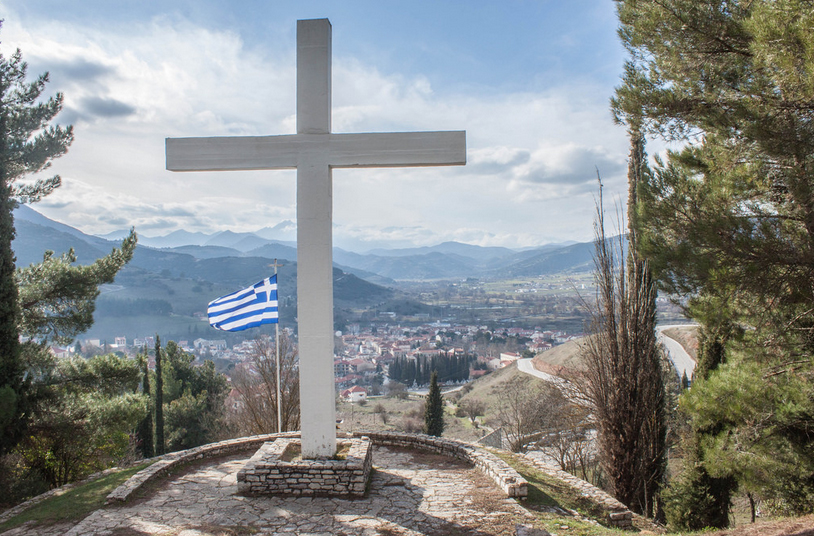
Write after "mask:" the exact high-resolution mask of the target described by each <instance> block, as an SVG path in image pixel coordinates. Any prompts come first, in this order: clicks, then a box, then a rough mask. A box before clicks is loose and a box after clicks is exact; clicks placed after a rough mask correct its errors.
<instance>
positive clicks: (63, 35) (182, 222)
mask: <svg viewBox="0 0 814 536" xmlns="http://www.w3.org/2000/svg"><path fill="white" fill-rule="evenodd" d="M14 20H15V19H14V18H13V17H8V21H9V22H7V23H6V24H4V27H3V37H4V39H3V43H2V46H3V50H4V53H7V51H8V49H9V48H10V47H14V46H19V47H20V48H21V49H22V50H23V55H24V57H25V58H26V59H28V60H30V62H31V64H32V74H33V72H35V71H33V69H34V68H37V69H49V70H51V71H52V74H53V76H52V84H51V87H52V89H53V90H59V91H62V92H64V93H65V98H66V100H65V111H64V112H63V116H64V117H65V119H69V120H70V121H72V122H74V123H75V124H76V142H75V143H74V146H73V147H72V148H71V150H70V152H69V153H68V154H67V155H66V156H65V157H63V158H62V159H60V160H59V161H57V162H55V164H54V168H53V169H54V171H55V172H58V173H60V174H61V175H62V176H63V177H64V178H65V186H64V187H63V188H61V189H60V190H59V191H57V192H56V193H54V194H53V195H52V196H51V198H49V199H47V200H45V201H43V202H42V203H41V204H40V206H39V207H38V209H41V210H43V212H44V213H45V214H46V215H48V216H50V217H54V218H55V219H58V220H60V221H63V222H65V223H68V224H70V225H74V226H76V227H78V228H80V229H83V230H85V231H86V232H93V233H100V234H101V233H106V232H109V231H112V230H114V229H118V228H122V227H129V226H133V225H134V226H136V228H137V230H139V229H143V230H145V231H146V230H148V229H149V230H150V232H149V233H147V234H166V233H167V232H170V231H172V230H175V229H181V228H183V229H186V230H189V231H205V232H213V231H216V230H224V229H231V230H234V231H253V230H256V229H260V228H262V227H272V226H274V225H276V224H277V223H280V222H281V221H283V220H289V219H295V209H294V206H293V204H294V198H295V196H294V191H295V186H294V182H295V179H294V177H295V175H294V173H293V172H250V173H249V172H242V173H231V172H229V173H226V172H224V173H194V174H173V173H169V172H167V171H165V170H164V147H163V143H164V138H165V137H168V136H214V135H262V134H287V133H291V132H293V131H294V125H295V118H294V110H295V95H294V91H295V87H294V86H295V76H294V74H295V73H294V50H293V43H292V44H291V48H289V49H285V50H258V49H253V48H249V47H247V46H246V44H245V43H244V42H243V41H242V39H241V37H240V36H239V35H236V34H234V33H231V32H228V31H217V30H211V29H205V28H201V27H197V26H194V25H192V24H191V23H189V22H187V21H185V20H183V19H178V18H158V19H154V20H153V21H152V22H151V23H149V24H138V23H136V24H132V25H127V26H124V25H120V26H116V27H108V28H79V27H77V26H74V25H69V24H62V23H60V22H57V21H54V22H50V23H48V24H43V25H41V26H38V27H37V28H28V29H23V28H21V27H19V26H18V25H15V22H14ZM333 91H334V97H333V103H334V111H333V130H334V131H336V132H354V131H387V130H462V129H465V130H466V131H467V145H468V158H469V164H468V165H467V166H466V167H464V168H441V169H433V168H422V169H365V170H337V171H335V172H334V179H335V180H334V207H335V208H334V220H335V222H336V223H337V226H336V229H335V242H336V243H343V242H346V243H348V244H350V243H353V244H357V245H364V244H368V243H369V244H381V243H384V242H385V241H390V242H391V243H392V242H394V241H398V242H399V243H400V244H403V245H430V244H434V243H437V242H441V241H444V240H459V241H465V242H469V243H477V244H482V245H507V246H517V247H520V246H532V245H539V244H541V243H545V242H548V241H561V240H566V239H577V240H582V239H585V240H589V239H590V238H591V214H592V212H593V197H592V194H593V192H594V191H595V177H596V171H595V167H598V168H599V171H600V173H601V174H602V176H603V179H604V181H605V183H606V185H607V186H608V189H609V190H610V192H611V193H612V192H613V191H614V190H617V191H620V192H621V191H622V190H623V188H624V181H623V177H624V163H625V158H626V152H627V144H626V140H625V135H624V132H623V131H622V129H620V128H618V127H615V126H613V125H612V124H611V120H610V115H609V113H608V111H607V96H608V95H607V94H606V92H607V89H606V88H598V87H590V86H587V85H582V86H579V87H568V86H560V87H555V88H550V89H548V90H546V92H544V93H531V92H528V93H511V94H501V93H497V92H494V93H491V94H490V93H487V92H482V93H479V94H471V95H449V94H446V93H445V92H439V91H437V90H436V89H435V88H433V87H432V81H431V80H428V79H427V78H426V77H423V76H414V77H406V76H404V75H401V74H399V73H382V72H380V71H379V70H377V68H376V67H374V66H370V65H365V64H362V63H361V62H359V61H358V60H356V59H354V58H349V57H336V58H334V79H333ZM372 247H376V246H372Z"/></svg>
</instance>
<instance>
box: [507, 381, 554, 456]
mask: <svg viewBox="0 0 814 536" xmlns="http://www.w3.org/2000/svg"><path fill="white" fill-rule="evenodd" d="M567 405H568V401H567V400H566V398H565V397H564V396H563V394H562V393H561V392H560V390H559V389H558V388H557V387H555V386H553V385H551V384H549V383H546V382H543V381H540V380H536V379H533V378H531V377H529V376H526V375H523V376H520V377H518V378H517V379H516V380H515V381H512V382H508V383H506V384H504V385H503V387H502V391H501V392H500V394H499V395H498V422H499V423H500V426H501V427H502V428H503V431H504V432H505V434H506V438H507V439H508V441H509V449H510V450H511V451H512V452H523V451H525V450H526V445H527V444H528V443H531V442H534V441H536V440H537V439H539V436H540V435H541V434H543V433H544V432H547V431H552V430H554V429H555V428H556V423H557V422H558V421H559V419H560V413H561V412H562V411H563V410H564V408H565V407H566V406H567Z"/></svg>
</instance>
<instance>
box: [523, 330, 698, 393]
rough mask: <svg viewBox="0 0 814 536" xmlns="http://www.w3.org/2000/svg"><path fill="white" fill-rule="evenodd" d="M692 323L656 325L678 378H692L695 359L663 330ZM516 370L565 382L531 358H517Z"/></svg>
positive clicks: (559, 383)
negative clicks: (535, 366)
mask: <svg viewBox="0 0 814 536" xmlns="http://www.w3.org/2000/svg"><path fill="white" fill-rule="evenodd" d="M694 325H695V324H671V325H666V326H657V327H656V336H657V337H658V341H659V342H660V343H661V344H662V345H664V349H665V350H667V357H669V359H670V362H671V363H672V364H673V367H674V368H675V370H676V373H677V374H678V377H679V378H680V377H682V376H683V375H684V374H685V373H686V374H687V378H690V379H692V375H693V371H694V370H695V360H694V359H693V358H692V357H690V354H688V353H687V351H686V350H685V349H684V347H683V346H681V343H679V342H678V341H677V340H675V339H672V338H670V337H668V336H667V335H665V334H664V330H667V329H670V328H678V327H691V326H694ZM517 370H519V371H520V372H525V373H526V374H531V375H532V376H535V377H537V378H540V379H542V380H545V381H548V382H551V383H554V384H558V385H561V386H562V385H564V384H566V383H567V382H566V381H565V380H564V379H562V378H560V377H559V376H554V375H552V374H548V373H546V372H542V371H540V370H537V369H536V368H534V364H533V363H532V358H524V359H518V360H517Z"/></svg>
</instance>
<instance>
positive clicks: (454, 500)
mask: <svg viewBox="0 0 814 536" xmlns="http://www.w3.org/2000/svg"><path fill="white" fill-rule="evenodd" d="M373 456H374V458H373V459H374V467H375V471H374V475H373V478H372V482H371V491H370V493H369V495H368V496H367V497H366V498H363V499H334V498H279V497H243V496H241V495H238V494H237V481H236V474H237V471H238V470H239V469H240V468H241V467H242V465H243V463H245V461H246V460H247V459H248V458H249V457H250V454H242V455H237V456H231V457H228V458H223V459H220V460H212V461H211V462H209V463H202V464H201V465H200V466H198V467H194V468H192V469H190V470H189V472H186V473H184V474H180V475H176V476H172V477H167V478H166V479H164V480H163V481H161V482H160V483H158V484H157V485H156V486H155V487H154V488H153V489H152V490H151V491H150V493H148V494H147V496H146V497H145V498H142V499H138V500H135V501H132V502H130V503H127V504H124V505H119V506H108V507H106V508H103V509H101V510H97V511H96V512H94V513H93V514H91V515H90V516H89V517H87V518H85V519H84V520H83V521H81V522H80V523H79V524H78V525H76V526H73V527H65V526H61V527H53V528H52V530H53V532H52V530H48V529H43V530H39V531H36V532H33V531H32V530H31V528H30V527H29V528H28V530H25V529H26V527H20V528H19V529H16V530H14V531H10V532H7V533H6V534H5V535H4V536H12V535H13V534H40V535H42V536H49V535H51V534H54V535H57V534H58V535H60V536H62V535H64V536H85V535H94V536H95V535H115V536H139V535H146V534H160V535H162V536H200V535H219V534H224V535H231V534H236V535H237V534H241V535H242V534H263V535H268V534H301V535H305V534H309V535H310V534H320V535H323V534H324V535H342V534H344V535H348V536H350V535H374V534H384V535H393V536H395V535H418V534H441V535H443V534H461V535H464V534H465V535H487V534H489V535H491V534H499V535H509V534H515V524H516V523H524V522H529V521H530V517H529V514H528V512H526V510H525V509H523V508H522V507H521V506H520V505H518V504H517V503H516V501H515V500H513V499H507V498H506V497H505V495H504V494H503V493H502V492H501V490H500V489H499V488H498V487H497V486H496V485H495V484H494V483H493V482H492V481H491V480H490V479H489V478H488V477H486V476H484V475H483V474H482V473H481V472H480V471H478V470H477V469H475V468H473V467H471V466H469V465H468V464H465V463H462V462H458V461H455V460H451V459H450V458H447V457H444V456H438V455H434V454H428V453H419V452H415V451H408V450H400V449H395V448H388V447H376V448H375V450H374V455H373ZM18 530H23V532H19V533H18V532H17V531H18ZM254 531H256V532H254Z"/></svg>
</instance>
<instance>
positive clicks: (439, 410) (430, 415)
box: [424, 371, 444, 437]
mask: <svg viewBox="0 0 814 536" xmlns="http://www.w3.org/2000/svg"><path fill="white" fill-rule="evenodd" d="M424 433H425V434H427V435H431V436H437V437H441V435H442V434H443V433H444V398H443V396H441V388H440V387H439V386H438V373H437V372H435V371H433V372H432V374H431V375H430V391H429V392H428V393H427V399H426V402H425V403H424Z"/></svg>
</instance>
